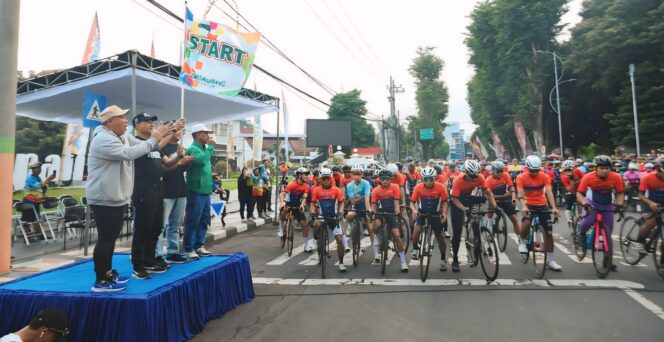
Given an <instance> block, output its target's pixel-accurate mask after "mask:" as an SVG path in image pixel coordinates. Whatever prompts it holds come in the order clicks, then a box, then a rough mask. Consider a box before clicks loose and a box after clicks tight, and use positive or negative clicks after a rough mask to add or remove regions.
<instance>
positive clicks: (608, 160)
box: [594, 155, 613, 167]
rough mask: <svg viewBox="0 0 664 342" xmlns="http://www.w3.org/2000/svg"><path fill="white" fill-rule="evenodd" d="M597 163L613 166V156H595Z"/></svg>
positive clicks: (597, 164)
mask: <svg viewBox="0 0 664 342" xmlns="http://www.w3.org/2000/svg"><path fill="white" fill-rule="evenodd" d="M594 162H595V165H596V166H606V167H611V166H612V165H613V163H611V158H609V157H608V156H605V155H599V156H597V157H595V160H594Z"/></svg>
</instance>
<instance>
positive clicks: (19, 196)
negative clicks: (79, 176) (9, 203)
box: [14, 187, 85, 201]
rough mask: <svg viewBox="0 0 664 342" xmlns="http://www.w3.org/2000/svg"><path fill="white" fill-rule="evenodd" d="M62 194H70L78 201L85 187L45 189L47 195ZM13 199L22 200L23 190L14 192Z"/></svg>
mask: <svg viewBox="0 0 664 342" xmlns="http://www.w3.org/2000/svg"><path fill="white" fill-rule="evenodd" d="M62 195H72V196H74V198H75V199H76V200H77V201H78V200H80V199H81V197H83V196H85V188H79V187H76V188H70V187H69V188H65V187H63V188H49V189H48V190H46V196H47V197H60V196H62ZM14 199H17V200H22V199H23V190H21V191H19V192H17V193H15V194H14Z"/></svg>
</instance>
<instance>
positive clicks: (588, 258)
mask: <svg viewBox="0 0 664 342" xmlns="http://www.w3.org/2000/svg"><path fill="white" fill-rule="evenodd" d="M554 246H555V247H556V248H558V249H559V250H560V251H561V252H563V254H565V255H567V256H568V257H569V258H570V259H572V261H573V262H575V263H577V264H592V263H593V259H592V255H590V252H591V251H590V250H588V251H586V257H585V258H583V260H581V261H579V258H577V257H576V254H575V253H572V252H570V251H569V249H567V247H565V246H563V245H562V244H560V243H554Z"/></svg>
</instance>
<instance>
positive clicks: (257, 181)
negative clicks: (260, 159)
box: [251, 165, 265, 217]
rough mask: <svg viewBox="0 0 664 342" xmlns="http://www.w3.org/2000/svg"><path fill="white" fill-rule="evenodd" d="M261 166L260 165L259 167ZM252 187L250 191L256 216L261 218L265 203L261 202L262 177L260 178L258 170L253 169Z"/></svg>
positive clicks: (263, 213)
mask: <svg viewBox="0 0 664 342" xmlns="http://www.w3.org/2000/svg"><path fill="white" fill-rule="evenodd" d="M261 166H262V165H261ZM252 178H253V186H252V189H251V196H252V197H253V199H254V203H255V205H256V216H258V217H263V215H265V202H263V190H264V189H263V183H264V182H263V177H262V176H261V171H260V168H258V167H257V168H255V169H254V174H253V176H252Z"/></svg>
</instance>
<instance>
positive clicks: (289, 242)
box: [284, 217, 295, 257]
mask: <svg viewBox="0 0 664 342" xmlns="http://www.w3.org/2000/svg"><path fill="white" fill-rule="evenodd" d="M286 229H287V230H288V239H287V241H286V243H287V245H288V256H289V257H290V256H292V255H293V243H294V242H293V240H294V235H295V232H294V228H293V218H292V217H291V218H289V219H288V222H287V223H286ZM284 235H286V234H284Z"/></svg>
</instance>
